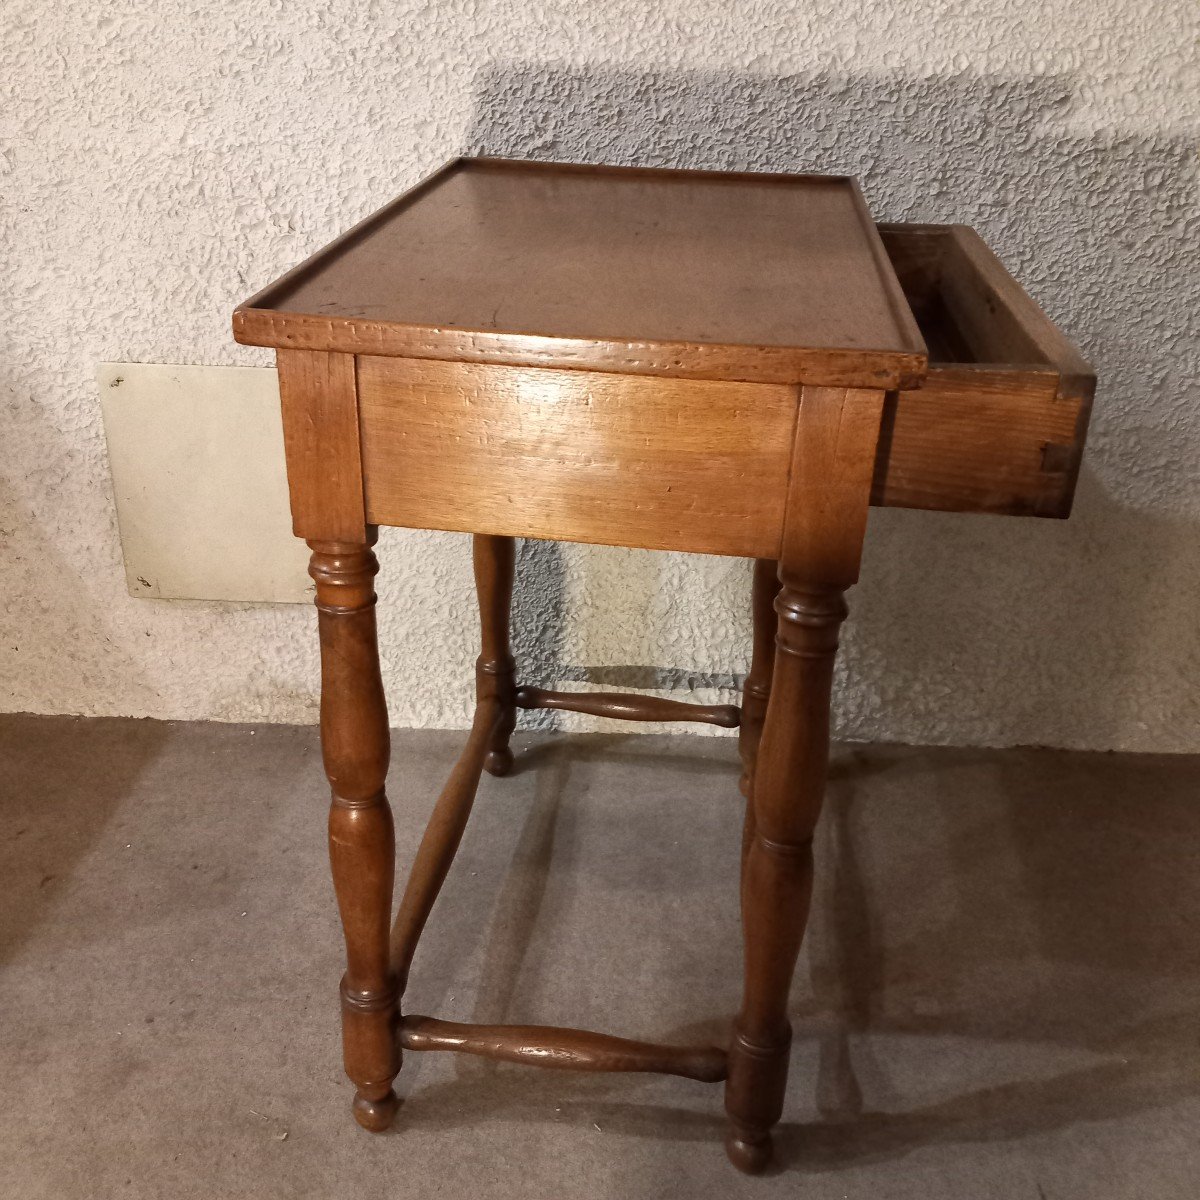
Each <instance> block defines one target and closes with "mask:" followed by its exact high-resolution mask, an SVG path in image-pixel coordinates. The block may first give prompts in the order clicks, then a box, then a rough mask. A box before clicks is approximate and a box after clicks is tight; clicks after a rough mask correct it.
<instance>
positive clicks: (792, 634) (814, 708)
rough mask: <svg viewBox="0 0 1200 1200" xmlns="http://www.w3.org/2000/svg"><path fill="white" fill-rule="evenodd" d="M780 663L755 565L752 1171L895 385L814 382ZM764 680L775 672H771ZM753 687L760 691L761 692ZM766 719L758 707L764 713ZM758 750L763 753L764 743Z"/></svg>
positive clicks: (743, 1132) (796, 478) (784, 1021)
mask: <svg viewBox="0 0 1200 1200" xmlns="http://www.w3.org/2000/svg"><path fill="white" fill-rule="evenodd" d="M799 401H800V407H799V414H798V419H797V422H796V440H795V445H794V447H793V451H792V473H791V482H790V485H789V490H788V500H787V512H786V516H785V519H784V530H783V539H782V545H781V552H780V556H779V579H780V582H781V583H782V587H781V589H780V590H779V592H778V594H777V595H775V597H774V609H775V612H776V614H777V619H776V623H775V624H776V630H775V667H774V672H773V674H771V673H769V672H767V671H765V670H763V671H761V672H760V671H759V669H758V666H757V664H758V663H759V662H760V661H761V659H762V658H763V656H764V655H765V653H766V648H765V646H764V645H763V644H762V642H761V637H762V632H763V627H764V626H766V625H767V624H768V621H767V619H766V616H765V614H763V613H762V612H761V609H762V606H764V605H765V601H766V596H767V595H768V594H769V591H770V589H769V582H768V581H767V580H766V579H765V578H764V577H763V576H764V575H765V568H762V567H761V564H760V565H759V566H758V567H756V571H755V659H754V663H755V665H754V666H752V669H751V677H752V678H753V679H754V680H755V682H756V684H757V685H758V687H759V688H761V690H762V691H765V692H767V693H768V696H767V710H766V717H765V720H764V721H763V726H762V736H761V744H759V745H758V746H757V747H755V740H756V738H755V735H754V734H753V733H752V734H751V735H750V739H749V740H748V741H747V742H746V743H745V744H744V746H743V761H744V762H745V763H746V772H747V784H748V790H749V793H750V801H749V805H748V811H747V818H746V828H745V833H744V836H743V843H742V897H741V899H742V936H743V941H744V964H745V977H744V980H743V991H742V1007H741V1011H740V1012H739V1013H738V1016H737V1019H736V1020H735V1022H734V1028H733V1038H732V1043H731V1045H730V1048H729V1076H728V1080H727V1082H726V1085H725V1109H726V1111H727V1112H728V1114H729V1118H730V1131H729V1135H728V1138H727V1140H726V1149H727V1151H728V1153H729V1157H730V1159H731V1160H732V1161H733V1163H734V1165H735V1166H737V1167H740V1168H741V1169H742V1170H743V1171H749V1172H757V1171H761V1170H762V1169H763V1168H764V1167H765V1166H766V1165H767V1163H768V1162H769V1161H770V1158H771V1129H772V1128H773V1126H774V1125H775V1124H776V1122H777V1121H778V1120H779V1117H780V1115H781V1114H782V1111H783V1097H784V1091H785V1089H786V1087H787V1075H788V1055H789V1050H790V1047H791V1040H792V1030H791V1025H790V1023H789V1021H788V1015H787V1005H788V993H789V991H790V990H791V983H792V974H793V972H794V971H795V967H796V958H797V956H798V955H799V953H800V943H801V941H802V939H803V937H804V927H805V925H806V923H807V921H808V909H809V903H810V900H811V897H812V883H813V860H812V839H813V831H814V829H815V827H816V823H817V817H818V816H819V815H820V811H821V801H822V798H823V796H824V791H825V775H826V771H827V769H828V765H829V698H830V691H831V689H832V686H833V662H834V656H835V655H836V653H837V645H838V631H839V629H840V627H841V624H842V621H843V620H844V619H845V616H846V602H845V595H844V593H845V589H846V588H847V587H849V586H850V585H851V584H853V583H854V582H855V580H856V579H857V578H858V567H859V559H860V557H861V554H862V543H863V535H864V533H865V532H866V523H867V508H868V504H869V500H870V489H871V481H872V475H873V469H874V454H875V445H876V441H877V438H878V435H879V424H880V416H881V412H882V404H883V394H882V393H880V392H872V391H866V390H854V389H842V388H821V387H816V388H813V387H804V388H802V389H801V390H800V396H799ZM760 681H761V682H760ZM747 691H749V688H748V689H747ZM752 721H753V716H752ZM756 750H757V753H756Z"/></svg>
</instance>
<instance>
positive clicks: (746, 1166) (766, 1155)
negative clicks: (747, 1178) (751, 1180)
mask: <svg viewBox="0 0 1200 1200" xmlns="http://www.w3.org/2000/svg"><path fill="white" fill-rule="evenodd" d="M725 1153H726V1154H727V1155H728V1156H729V1161H730V1162H731V1163H733V1165H734V1166H735V1167H737V1169H738V1170H739V1171H742V1172H744V1173H745V1174H747V1175H761V1174H762V1173H763V1171H765V1170H766V1169H767V1166H768V1165H769V1164H770V1162H771V1157H772V1155H773V1153H774V1145H773V1143H772V1141H771V1134H770V1133H769V1132H768V1131H766V1130H763V1131H762V1132H761V1133H760V1132H758V1131H756V1130H751V1129H741V1128H738V1127H737V1126H735V1127H734V1128H732V1129H730V1131H729V1132H728V1133H727V1134H726V1135H725Z"/></svg>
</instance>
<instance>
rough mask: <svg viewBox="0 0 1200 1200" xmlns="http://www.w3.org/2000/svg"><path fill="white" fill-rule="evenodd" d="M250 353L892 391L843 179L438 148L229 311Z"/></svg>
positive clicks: (909, 321) (902, 332)
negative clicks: (372, 207)
mask: <svg viewBox="0 0 1200 1200" xmlns="http://www.w3.org/2000/svg"><path fill="white" fill-rule="evenodd" d="M234 325H235V334H236V336H237V338H238V340H239V341H242V342H246V343H249V344H253V345H268V346H277V347H291V348H301V349H310V350H332V351H344V352H348V353H377V354H399V355H404V356H409V357H419V358H420V357H424V358H446V359H457V360H460V361H483V362H488V361H491V362H504V363H510V364H517V365H532V366H577V367H590V368H594V369H599V370H614V371H626V372H632V373H639V374H660V375H679V376H683V377H694V378H696V377H698V378H716V379H742V380H748V381H759V382H780V383H782V382H801V381H803V382H805V383H816V384H829V385H840V386H850V387H876V388H878V387H896V386H909V385H911V384H913V383H915V382H917V381H919V379H920V378H921V376H922V375H923V373H924V370H925V367H926V350H925V344H924V342H923V341H922V339H921V335H920V332H919V331H918V329H917V327H916V324H915V322H914V320H913V317H912V313H911V311H910V310H909V307H908V304H907V302H906V300H905V298H904V295H903V293H902V291H901V289H900V286H899V284H898V282H897V280H896V277H895V274H894V273H893V270H892V267H891V263H890V262H889V260H888V257H887V255H886V253H885V252H884V249H883V246H882V243H881V242H880V239H879V235H878V233H877V231H876V229H875V226H874V223H873V221H872V219H871V216H870V213H869V212H868V210H867V208H866V205H865V204H864V202H863V199H862V196H861V194H860V192H859V190H858V187H857V184H856V183H855V181H854V180H853V179H850V178H846V177H840V176H819V175H757V174H736V173H716V172H699V171H674V170H660V169H652V168H614V167H584V166H572V165H563V164H554V163H535V162H514V161H509V160H503V159H457V160H454V161H453V162H451V163H448V164H447V165H446V166H445V167H443V168H442V169H441V170H440V171H438V172H437V173H436V174H434V175H433V176H431V177H429V178H428V179H426V180H425V181H424V182H423V183H421V184H419V185H418V186H417V187H416V188H414V189H413V190H412V191H410V192H408V193H406V194H405V195H403V196H401V197H400V198H399V199H397V200H396V201H394V202H393V203H391V204H390V205H388V206H387V207H386V208H384V209H382V210H380V211H379V212H378V213H376V214H375V215H374V216H372V217H369V218H368V219H367V220H366V221H364V222H363V223H362V224H360V225H359V226H357V227H355V228H354V229H352V230H351V231H350V232H349V233H347V234H345V235H344V236H343V237H341V238H339V239H338V240H337V241H335V242H334V243H332V244H331V245H329V246H327V247H326V248H325V249H324V250H322V251H320V252H319V253H317V254H316V255H314V256H313V257H312V258H310V259H309V260H308V261H307V262H305V263H303V264H301V265H300V266H299V267H297V268H296V269H295V270H293V271H291V272H289V274H287V275H285V276H283V277H282V278H281V279H280V280H278V281H277V282H276V283H274V284H272V285H271V286H270V287H269V288H267V289H266V290H265V291H263V292H261V293H259V295H257V296H256V297H254V298H253V299H252V300H250V301H248V302H247V303H246V304H245V305H243V306H242V307H241V308H240V309H239V310H238V312H237V314H235V320H234Z"/></svg>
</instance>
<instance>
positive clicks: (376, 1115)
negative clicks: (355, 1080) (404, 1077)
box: [350, 1087, 400, 1133]
mask: <svg viewBox="0 0 1200 1200" xmlns="http://www.w3.org/2000/svg"><path fill="white" fill-rule="evenodd" d="M350 1107H351V1109H352V1111H353V1113H354V1119H355V1120H356V1121H357V1122H358V1123H359V1124H360V1125H361V1126H362V1127H363V1128H364V1129H367V1130H370V1132H371V1133H383V1132H384V1130H386V1129H389V1128H391V1124H392V1121H393V1120H395V1118H396V1110H397V1109H398V1108H399V1107H400V1101H399V1100H398V1099H397V1098H396V1093H395V1092H393V1091H392V1089H391V1088H390V1087H389V1088H388V1090H387V1092H386V1094H385V1095H384V1096H383V1097H381V1098H379V1099H375V1098H372V1097H370V1096H364V1095H363V1094H362V1092H355V1093H354V1103H353V1104H352V1105H351V1106H350Z"/></svg>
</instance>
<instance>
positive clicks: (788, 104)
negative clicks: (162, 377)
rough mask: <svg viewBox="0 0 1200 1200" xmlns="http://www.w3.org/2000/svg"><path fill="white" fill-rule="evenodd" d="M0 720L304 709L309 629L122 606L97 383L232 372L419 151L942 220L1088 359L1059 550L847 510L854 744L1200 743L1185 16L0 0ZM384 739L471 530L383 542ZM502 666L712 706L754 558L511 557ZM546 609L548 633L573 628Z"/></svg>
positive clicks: (453, 606)
mask: <svg viewBox="0 0 1200 1200" xmlns="http://www.w3.org/2000/svg"><path fill="white" fill-rule="evenodd" d="M2 20H3V25H4V29H3V36H2V37H0V80H3V87H4V93H5V94H4V103H3V104H0V195H2V202H3V209H2V215H0V240H2V243H3V245H4V247H5V252H4V254H3V255H2V256H0V272H2V277H0V297H2V299H0V304H2V305H3V307H4V319H3V322H2V323H0V328H2V330H3V338H4V344H5V346H4V355H3V367H2V369H3V378H2V381H0V385H2V386H0V395H2V406H3V407H2V409H0V412H2V413H3V418H2V420H3V459H2V461H3V473H2V482H0V554H2V559H0V561H2V563H3V579H2V582H0V612H2V618H0V619H2V626H3V627H2V629H0V635H2V636H0V706H3V707H6V708H9V709H30V710H34V711H38V712H79V713H122V714H145V715H151V716H159V717H178V718H191V717H196V718H200V717H215V718H220V719H248V720H279V721H285V720H286V721H292V720H295V721H304V720H309V719H312V718H313V716H314V713H315V686H316V661H315V655H314V638H313V632H312V624H313V622H312V617H311V615H310V613H309V612H307V611H305V610H303V609H299V608H291V607H280V608H272V607H256V606H234V605H217V604H199V603H196V604H191V603H178V602H154V601H145V600H134V599H131V598H130V597H129V596H127V595H126V593H125V589H124V583H123V578H122V570H121V563H120V557H119V555H120V550H119V543H118V539H117V533H116V528H115V521H114V513H113V503H112V495H111V486H110V482H109V478H108V472H107V465H106V461H105V450H104V443H103V437H102V433H101V428H100V417H99V406H98V403H97V398H96V395H95V388H94V385H93V382H92V377H93V370H94V367H95V364H96V363H97V362H98V361H101V360H126V361H128V360H133V361H147V362H171V363H263V362H268V361H269V358H268V357H267V356H265V355H261V354H258V353H256V352H253V351H248V350H243V349H239V348H237V347H235V346H234V345H233V344H232V342H231V340H230V334H229V314H230V310H231V309H232V307H233V305H234V304H235V303H236V302H237V301H239V300H241V299H242V298H244V297H245V296H246V295H247V294H249V293H250V292H251V291H252V290H255V289H256V288H257V287H259V286H261V285H262V284H263V283H265V282H267V281H268V280H270V279H271V278H273V277H274V276H275V275H276V274H278V273H279V272H281V271H282V270H284V269H285V268H287V267H288V266H290V265H292V264H293V263H295V262H296V261H298V260H299V259H301V258H303V257H304V256H305V255H306V254H307V253H309V252H310V251H311V250H312V249H314V248H316V247H317V246H319V245H320V244H322V243H323V242H324V241H326V240H327V239H328V238H329V237H331V236H332V235H333V234H335V233H336V232H338V231H339V230H341V229H342V228H343V227H345V226H346V225H348V224H349V223H351V222H353V221H355V220H357V219H358V218H359V217H361V216H362V215H364V214H365V213H367V212H369V211H370V210H372V209H374V208H375V207H377V206H378V205H379V204H381V203H382V202H384V201H385V200H387V199H388V198H390V197H391V196H392V195H393V194H394V193H396V192H397V191H399V190H400V189H402V188H403V187H406V186H408V185H409V184H411V183H412V182H413V181H414V180H416V179H417V178H419V177H420V176H421V175H422V174H424V173H426V172H427V171H429V170H430V169H431V168H432V167H434V166H435V165H437V164H438V163H439V162H441V161H442V160H444V159H445V158H447V157H449V156H450V155H452V154H454V153H458V152H463V151H476V152H482V151H486V152H492V153H502V154H511V155H516V156H525V157H561V158H571V159H580V160H587V159H591V160H606V161H611V162H637V163H647V164H664V165H687V166H706V167H719V168H772V169H777V170H794V169H803V170H826V171H846V172H853V173H855V174H857V175H859V176H860V177H861V178H862V180H863V183H864V187H865V190H866V192H867V195H868V199H869V201H870V202H871V204H872V206H873V208H874V210H875V212H876V214H877V215H878V216H879V217H880V218H890V219H907V220H932V221H945V220H959V221H965V222H968V223H971V224H973V225H975V226H976V227H977V228H978V229H979V230H980V231H981V232H982V233H983V235H984V236H985V237H986V238H987V239H988V241H989V242H991V243H992V244H993V246H995V248H996V249H997V251H998V252H999V254H1000V255H1001V257H1002V258H1003V259H1004V260H1005V262H1006V263H1007V264H1008V265H1009V266H1010V268H1011V269H1012V270H1014V272H1015V273H1016V274H1017V276H1018V277H1019V278H1020V279H1022V280H1023V281H1024V283H1025V284H1026V285H1027V286H1028V287H1029V289H1030V290H1031V291H1032V292H1033V294H1034V295H1035V296H1036V297H1037V298H1038V299H1039V300H1040V301H1041V303H1042V304H1043V305H1044V306H1045V307H1046V309H1047V310H1048V311H1049V312H1050V313H1051V314H1052V315H1053V316H1054V317H1055V318H1057V319H1058V320H1059V321H1060V322H1061V324H1062V325H1063V326H1064V327H1065V328H1066V329H1067V330H1068V331H1069V332H1070V333H1071V334H1072V335H1073V336H1074V337H1075V338H1076V339H1077V340H1078V342H1079V343H1080V344H1081V346H1082V347H1083V349H1084V351H1085V353H1086V354H1088V355H1089V356H1090V357H1091V358H1092V360H1093V361H1094V363H1095V364H1096V366H1097V369H1098V371H1099V373H1100V377H1101V380H1102V382H1101V386H1100V390H1099V395H1098V398H1097V413H1096V418H1095V423H1094V426H1093V432H1092V437H1091V443H1090V451H1089V455H1088V459H1087V463H1086V467H1085V472H1084V476H1083V479H1082V481H1081V486H1080V493H1079V497H1078V501H1077V506H1076V515H1075V517H1074V518H1073V519H1072V520H1071V521H1070V522H1067V523H1055V522H1037V521H1015V520H1002V519H988V518H962V517H953V516H931V515H927V514H920V513H903V512H887V513H875V514H873V516H872V522H871V528H870V533H869V548H868V552H867V556H866V563H865V571H864V582H863V583H862V584H861V585H860V587H859V588H858V589H856V592H855V593H854V594H853V595H852V598H851V599H852V609H853V619H852V622H851V625H850V628H849V633H848V637H847V645H846V653H845V655H844V657H843V660H842V666H841V676H840V680H839V695H838V712H839V726H840V730H841V732H842V733H843V734H844V735H847V736H851V737H860V738H866V737H882V738H892V739H905V740H931V741H938V742H958V743H990V744H1006V743H1012V742H1042V743H1050V744H1054V745H1062V746H1087V747H1121V748H1132V749H1166V750H1184V749H1191V750H1200V689H1198V688H1197V681H1198V680H1200V605H1198V604H1197V600H1196V597H1197V595H1200V536H1198V534H1200V404H1198V400H1200V396H1198V394H1197V383H1196V380H1197V366H1198V363H1197V358H1198V342H1200V338H1198V336H1197V334H1198V330H1197V297H1196V286H1197V282H1198V276H1200V262H1198V259H1197V245H1198V238H1197V235H1198V233H1200V223H1198V220H1197V203H1196V198H1197V186H1196V162H1195V153H1194V151H1195V144H1196V136H1195V135H1196V128H1197V103H1198V97H1200V77H1198V73H1197V66H1196V40H1197V8H1196V5H1195V2H1194V0H1158V2H1157V3H1156V2H1153V0H1124V2H1120V3H1118V2H1115V0H1114V2H1111V3H1102V2H1100V0H1072V2H1069V3H1068V2H1065V0H1057V2H1055V3H1045V2H1044V0H1007V2H1003V0H956V2H955V3H953V4H945V3H943V2H942V0H912V2H910V3H906V4H903V5H900V4H896V5H891V4H879V3H876V2H875V0H871V2H869V3H866V2H862V3H854V2H851V3H849V4H847V3H844V2H838V3H834V2H833V0H815V2H811V3H803V2H783V0H744V2H743V3H740V4H733V3H712V2H707V0H686V2H684V0H659V2H658V3H655V4H643V3H635V2H633V0H586V2H579V3H571V4H565V3H564V4H548V3H543V4H533V3H524V2H520V0H492V2H487V0H436V2H433V0H426V2H425V3H412V2H408V3H406V2H395V3H387V2H382V3H370V4H361V3H360V4H353V5H351V4H346V3H335V2H333V0H292V2H289V3H287V4H284V3H282V2H281V0H271V2H265V0H254V2H253V3H251V2H249V0H228V2H226V3H223V4H219V5H217V4H207V5H194V4H183V3H172V2H169V0H138V2H137V3H130V2H120V0H106V2H104V3H100V2H98V0H91V2H90V3H89V2H88V0H83V2H82V3H80V4H76V5H71V6H64V5H56V4H51V3H48V2H47V0H6V4H5V5H4V10H3V17H2ZM382 559H383V562H384V574H383V577H382V597H383V602H384V603H383V608H382V610H381V611H382V614H383V616H382V620H383V625H382V637H383V647H384V658H385V665H386V671H387V676H388V680H389V688H390V691H391V703H392V713H393V717H394V720H395V722H396V723H397V724H419V725H454V724H461V723H463V722H464V721H465V719H466V716H467V708H468V704H469V699H470V692H471V685H470V660H471V658H472V656H473V639H474V629H475V618H474V615H473V610H472V593H471V581H470V567H469V554H468V549H467V546H466V544H465V540H464V539H461V538H457V537H451V536H429V535H407V534H402V533H388V534H385V537H384V541H383V544H382ZM524 565H525V568H526V571H525V581H524V584H523V587H522V590H521V593H520V598H519V604H518V608H519V612H518V617H517V625H518V634H519V639H518V640H519V643H520V646H521V647H522V649H523V650H524V657H525V660H526V662H527V663H528V664H529V670H530V673H532V674H535V675H537V676H538V677H540V678H541V679H543V680H548V679H552V678H560V679H571V680H577V681H578V680H588V679H591V680H596V681H599V682H610V683H611V682H612V681H616V682H618V683H620V684H625V685H634V686H655V685H657V686H660V687H665V688H695V689H697V690H698V692H699V694H700V695H703V696H705V697H712V696H716V695H719V694H721V693H720V689H721V688H722V686H726V687H727V686H728V685H729V683H730V682H731V681H732V680H733V679H734V678H735V677H736V676H737V675H738V674H740V673H741V672H742V671H744V670H745V665H746V654H747V648H748V629H747V621H746V612H745V609H746V595H745V594H746V590H747V587H748V568H747V567H746V565H745V564H744V563H740V562H737V561H726V560H718V559H713V560H700V559H692V558H684V557H681V556H671V555H657V556H656V555H651V554H646V553H640V552H620V551H607V550H605V551H601V550H586V549H580V548H573V547H561V548H560V547H556V546H531V547H528V548H527V549H526V552H525V562H524ZM568 614H569V616H568Z"/></svg>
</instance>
